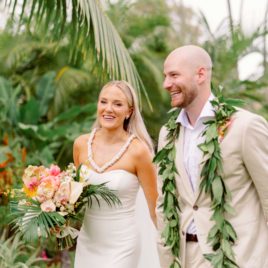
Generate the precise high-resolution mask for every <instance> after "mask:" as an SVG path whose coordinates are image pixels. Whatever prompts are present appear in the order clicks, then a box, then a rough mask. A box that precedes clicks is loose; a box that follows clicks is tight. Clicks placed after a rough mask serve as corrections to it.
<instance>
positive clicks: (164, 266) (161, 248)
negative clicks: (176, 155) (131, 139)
mask: <svg viewBox="0 0 268 268" xmlns="http://www.w3.org/2000/svg"><path fill="white" fill-rule="evenodd" d="M166 134H167V131H166V129H165V128H164V127H162V129H161V131H160V134H159V142H158V151H160V150H161V149H162V148H163V147H164V146H165V142H166V139H165V137H166ZM162 185H163V183H162V179H161V177H160V176H159V175H158V177H157V191H158V198H157V203H156V217H157V230H158V239H157V248H158V254H159V259H160V264H161V268H169V267H170V265H171V263H172V261H173V256H172V253H171V249H170V248H169V247H167V246H165V242H164V239H163V238H162V236H161V234H162V232H163V230H164V227H165V222H164V215H163V208H162V206H161V204H163V201H164V200H163V193H162Z"/></svg>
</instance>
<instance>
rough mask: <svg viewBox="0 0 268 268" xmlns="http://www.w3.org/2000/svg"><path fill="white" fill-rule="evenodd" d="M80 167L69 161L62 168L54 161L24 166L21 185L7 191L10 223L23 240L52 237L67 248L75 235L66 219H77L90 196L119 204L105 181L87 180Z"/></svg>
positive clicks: (111, 203) (90, 200)
mask: <svg viewBox="0 0 268 268" xmlns="http://www.w3.org/2000/svg"><path fill="white" fill-rule="evenodd" d="M80 170H81V169H80V167H79V168H78V169H76V167H75V166H74V164H72V163H71V164H69V165H68V167H67V169H66V170H63V171H62V170H61V169H60V168H59V167H58V166H57V165H51V166H50V167H49V168H46V167H44V166H28V167H27V168H26V169H25V171H24V174H23V177H22V180H23V188H22V189H14V190H13V192H12V194H11V195H12V196H11V198H12V201H11V209H12V211H13V213H12V214H13V216H14V217H15V218H14V220H13V221H12V223H13V224H14V227H15V229H16V230H17V231H19V232H21V233H22V235H23V237H24V239H25V240H26V241H29V242H33V241H36V240H39V239H42V238H45V239H47V238H51V237H56V238H57V241H58V246H59V248H60V249H61V250H62V249H65V248H69V247H71V246H72V245H73V244H74V241H75V238H76V237H77V235H78V230H77V229H75V228H74V227H72V226H71V225H70V222H71V221H70V220H71V219H77V214H78V213H79V212H80V211H81V209H82V208H84V207H85V205H89V206H90V205H91V202H92V198H96V199H97V201H98V199H99V198H103V199H104V200H105V201H106V202H107V203H108V204H109V205H116V204H120V200H119V199H118V198H117V196H116V195H115V193H114V192H113V191H112V190H109V189H108V188H107V187H106V186H105V183H102V184H99V185H91V184H89V183H87V181H86V176H87V174H86V172H81V171H80Z"/></svg>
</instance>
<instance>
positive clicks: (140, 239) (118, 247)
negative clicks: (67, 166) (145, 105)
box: [73, 81, 160, 268]
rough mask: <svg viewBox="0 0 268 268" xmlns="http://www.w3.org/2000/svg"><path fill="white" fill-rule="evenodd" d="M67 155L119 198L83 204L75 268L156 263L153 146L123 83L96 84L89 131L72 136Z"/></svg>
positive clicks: (139, 267) (143, 267) (133, 97)
mask: <svg viewBox="0 0 268 268" xmlns="http://www.w3.org/2000/svg"><path fill="white" fill-rule="evenodd" d="M73 157H74V163H75V165H76V166H77V167H78V166H79V165H81V164H82V166H81V172H84V174H86V178H87V180H88V182H89V183H91V184H99V183H103V182H106V186H107V187H109V188H110V189H112V190H115V191H116V194H117V196H118V197H119V199H120V201H121V204H120V205H116V206H109V205H107V203H106V202H104V201H102V200H99V202H100V204H99V203H98V202H97V201H95V202H93V204H92V206H91V207H90V208H87V210H86V212H85V216H84V221H83V225H82V228H81V231H80V233H79V237H78V240H77V248H76V255H75V268H147V267H152V268H158V267H160V265H159V262H158V255H157V253H156V252H157V250H156V245H155V240H154V226H153V224H152V222H153V223H154V225H155V224H156V216H155V206H156V198H157V190H156V170H155V167H154V166H153V164H152V157H153V145H152V142H151V139H150V137H149V134H148V133H147V130H146V128H145V126H144V123H143V120H142V117H141V114H140V111H139V108H138V102H137V97H136V95H135V91H134V89H133V88H132V87H131V86H130V85H129V84H128V83H127V82H125V81H112V82H109V83H108V84H106V85H105V86H104V87H103V88H102V90H101V92H100V95H99V99H98V107H97V119H96V122H95V124H94V125H93V130H92V131H91V133H90V134H85V135H81V136H79V137H78V138H77V139H76V140H75V142H74V148H73ZM140 186H141V188H142V190H143V191H139V188H140ZM138 192H139V194H138V198H137V193H138ZM143 194H144V195H143ZM144 196H145V198H144ZM145 200H146V201H145ZM146 204H147V205H146ZM137 208H138V210H137ZM148 211H149V213H148ZM149 215H150V216H149ZM149 218H151V221H150V220H149Z"/></svg>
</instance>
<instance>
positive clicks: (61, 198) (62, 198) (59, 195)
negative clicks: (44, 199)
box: [54, 182, 70, 206]
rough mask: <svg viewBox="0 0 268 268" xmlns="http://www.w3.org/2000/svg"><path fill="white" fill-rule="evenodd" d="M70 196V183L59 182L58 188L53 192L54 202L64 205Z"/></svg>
mask: <svg viewBox="0 0 268 268" xmlns="http://www.w3.org/2000/svg"><path fill="white" fill-rule="evenodd" d="M69 198H70V183H69V182H63V183H61V185H60V187H59V189H58V190H57V192H56V193H55V196H54V202H55V203H56V204H57V206H60V205H65V204H67V202H68V201H69Z"/></svg>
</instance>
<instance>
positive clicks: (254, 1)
mask: <svg viewBox="0 0 268 268" xmlns="http://www.w3.org/2000/svg"><path fill="white" fill-rule="evenodd" d="M177 1H178V2H183V3H184V5H186V6H189V7H192V8H193V9H194V10H196V11H197V12H198V11H199V10H200V11H202V12H203V13H204V14H205V16H206V18H207V20H208V23H209V25H210V27H211V30H212V32H213V33H215V32H216V31H217V28H218V26H219V25H220V23H221V22H222V20H223V19H225V18H227V16H228V6H227V0H177ZM242 1H243V8H242V16H241V14H240V10H241V2H242ZM230 2H231V8H232V16H233V19H234V21H236V22H238V21H239V19H240V16H241V17H242V18H243V20H242V27H243V30H244V31H245V32H246V33H248V34H250V33H252V32H253V31H254V30H256V28H257V27H258V26H259V25H260V23H261V22H262V21H263V20H264V17H265V11H266V8H267V3H268V0H231V1H230ZM267 42H268V37H267ZM267 45H268V44H267ZM262 60H263V59H262V56H261V55H260V54H259V53H252V54H251V55H248V56H246V57H245V58H243V59H241V60H240V61H239V63H238V68H239V77H240V79H242V80H243V79H247V78H249V77H252V78H253V79H257V78H258V77H259V76H261V74H262V72H263V69H262V67H261V66H260V63H261V62H262Z"/></svg>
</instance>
